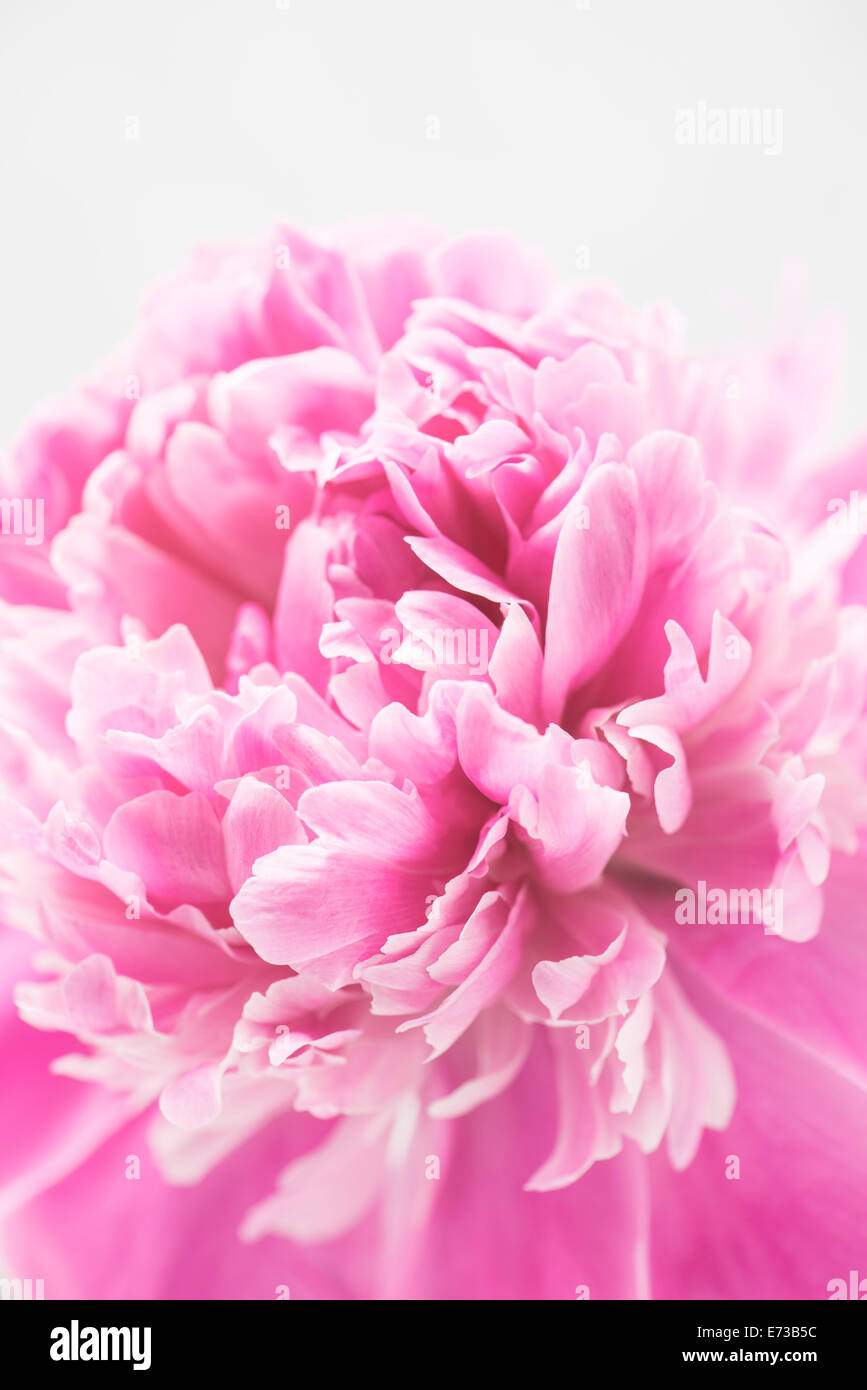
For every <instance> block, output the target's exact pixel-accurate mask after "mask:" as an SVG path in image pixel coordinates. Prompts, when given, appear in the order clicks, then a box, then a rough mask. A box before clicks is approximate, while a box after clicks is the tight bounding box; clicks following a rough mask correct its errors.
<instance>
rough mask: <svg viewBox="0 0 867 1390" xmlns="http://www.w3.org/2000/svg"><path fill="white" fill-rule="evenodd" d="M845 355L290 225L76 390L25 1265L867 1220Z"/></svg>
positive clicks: (242, 1257)
mask: <svg viewBox="0 0 867 1390" xmlns="http://www.w3.org/2000/svg"><path fill="white" fill-rule="evenodd" d="M827 361H828V348H827V343H826V341H825V340H824V338H823V337H822V335H818V336H817V337H814V338H813V339H812V340H810V339H808V340H805V341H796V340H793V339H791V338H789V337H787V338H786V339H785V341H783V342H782V343H781V345H780V346H779V347H778V348H777V349H776V350H775V351H774V352H772V353H770V354H764V355H760V356H755V357H751V356H744V357H743V358H742V359H740V360H737V361H723V360H716V359H700V358H697V357H695V356H691V355H688V354H687V353H686V352H685V350H684V348H683V346H682V338H681V328H680V325H679V323H678V321H677V320H676V319H675V318H674V316H673V315H672V314H671V313H670V312H669V311H667V310H665V309H662V308H659V307H654V308H651V309H649V310H644V311H640V312H639V311H635V310H633V309H632V308H630V307H629V306H628V305H626V304H624V303H622V302H621V301H620V299H619V298H618V297H617V296H616V295H615V294H614V293H613V292H612V291H609V290H607V289H604V288H600V287H595V286H588V285H562V284H557V283H556V282H555V281H554V280H553V278H552V277H551V275H550V274H549V272H548V271H547V269H546V267H545V265H544V263H543V262H542V261H540V259H539V258H538V257H537V256H535V255H533V254H530V253H529V252H527V251H526V250H525V249H523V248H522V247H521V246H520V245H517V244H515V243H513V242H512V241H511V240H510V239H509V238H507V237H505V236H502V235H496V234H490V235H476V236H470V237H464V238H460V239H458V240H454V241H446V242H443V241H441V240H439V239H438V238H437V237H436V236H435V235H433V234H432V233H430V232H429V231H428V230H426V229H424V228H419V227H416V226H414V225H411V224H406V225H404V224H398V225H387V226H380V225H375V226H372V227H371V226H366V225H365V226H354V225H353V226H348V227H341V228H338V229H337V230H335V231H333V232H330V233H327V234H322V235H321V236H318V237H315V238H307V237H305V236H302V235H301V234H299V233H297V232H295V231H290V230H287V229H284V228H280V229H278V230H277V231H276V232H275V234H274V235H273V236H272V237H271V238H269V239H268V240H267V241H264V242H262V243H261V244H259V245H255V246H242V247H239V248H236V249H234V250H231V251H227V252H219V253H217V252H210V251H209V252H204V253H201V254H200V255H199V257H198V258H197V259H196V260H195V261H194V262H193V264H192V266H191V267H190V268H189V269H188V270H187V271H186V272H185V273H184V274H183V275H181V276H178V277H176V278H175V279H173V280H170V281H168V282H166V283H165V284H164V285H162V286H161V287H159V288H158V289H157V290H156V291H155V293H154V294H153V295H152V296H151V298H150V299H149V301H148V302H147V304H146V305H145V308H144V312H143V315H142V319H141V323H140V326H139V329H138V331H137V333H136V335H135V337H134V338H133V339H132V340H131V341H130V342H129V343H128V344H127V345H126V346H125V347H124V348H123V349H122V351H121V352H120V353H119V354H118V355H117V357H116V358H115V359H114V360H113V361H112V362H111V363H110V364H108V365H107V366H106V367H105V369H104V370H103V371H102V373H101V374H100V376H99V378H98V379H96V380H94V381H93V382H91V383H89V384H88V385H86V386H85V387H83V388H82V389H81V390H80V391H79V392H78V393H77V394H76V395H75V396H74V397H73V398H72V399H71V400H70V401H68V402H65V403H60V404H58V405H56V406H53V407H51V408H50V409H49V410H47V411H46V412H45V413H44V415H43V416H42V417H41V418H40V419H39V420H37V421H35V422H34V423H33V424H32V425H31V427H30V428H29V429H28V430H27V431H26V432H25V434H24V436H23V438H22V439H21V441H20V442H19V444H18V445H17V446H16V448H15V450H14V451H13V455H12V458H11V460H10V462H9V465H8V468H7V471H6V476H5V479H4V487H5V490H6V492H7V493H8V495H9V499H13V500H14V499H18V501H19V502H21V503H22V504H23V501H24V500H28V501H31V502H32V501H34V500H41V501H42V503H43V505H44V527H45V535H46V541H45V543H44V544H43V545H38V544H32V543H28V540H29V541H30V542H32V541H33V540H34V539H35V537H34V536H33V535H31V536H30V537H29V538H28V536H27V535H25V534H24V533H23V528H22V527H19V528H18V530H19V532H20V534H18V535H15V534H10V535H4V536H3V538H2V547H3V561H4V564H3V570H2V574H3V588H2V593H3V595H4V599H5V601H4V603H3V607H2V616H0V623H2V629H0V632H2V637H0V640H2V646H3V653H2V655H3V667H2V669H3V677H2V681H0V730H2V739H0V772H2V776H3V780H4V784H5V791H6V795H5V797H4V800H3V802H2V806H0V835H2V871H3V876H2V880H0V901H2V910H3V920H4V923H5V926H4V929H3V932H2V935H0V948H2V961H3V965H2V980H3V981H4V988H3V992H2V1004H0V1009H2V1034H3V1045H4V1046H3V1051H4V1055H5V1057H6V1059H7V1065H6V1066H5V1067H4V1080H3V1083H2V1086H3V1112H4V1115H5V1116H6V1117H7V1119H8V1123H7V1124H6V1125H5V1126H4V1133H3V1135H2V1137H0V1217H2V1220H3V1236H2V1243H3V1249H4V1252H5V1255H6V1263H7V1265H8V1266H9V1267H10V1268H12V1269H13V1270H23V1271H24V1272H28V1271H30V1272H31V1273H33V1274H34V1275H35V1274H39V1276H40V1277H43V1278H44V1279H45V1288H46V1294H47V1296H48V1297H96V1298H103V1297H112V1296H114V1297H122V1298H129V1297H145V1298H153V1297H155V1298H195V1297H213V1298H254V1299H255V1298H269V1297H274V1296H275V1295H276V1296H281V1291H285V1290H290V1291H291V1296H292V1297H311V1298H326V1299H328V1298H382V1297H384V1298H434V1299H445V1298H519V1299H536V1298H553V1299H557V1298H565V1299H568V1298H575V1297H576V1296H578V1297H586V1296H589V1297H591V1298H662V1299H668V1298H698V1297H709V1298H719V1297H732V1298H744V1297H783V1298H787V1297H805V1298H823V1297H826V1296H827V1292H826V1291H827V1289H828V1285H829V1281H830V1280H832V1279H834V1278H837V1277H840V1276H845V1275H846V1272H847V1271H848V1270H849V1269H850V1268H857V1267H859V1266H858V1262H859V1261H861V1264H862V1265H863V1261H864V1250H863V1245H862V1244H861V1243H860V1237H859V1228H863V1221H864V1219H865V1216H867V1197H865V1193H864V1185H863V1181H862V1172H863V1163H864V1157H865V1154H867V1113H865V1108H864V1104H863V1092H864V1089H865V1086H867V1021H865V1013H864V1009H863V1002H862V1001H863V992H864V988H865V985H867V945H865V942H867V938H865V935H864V932H863V930H862V928H861V926H860V922H859V908H860V903H861V901H862V898H863V893H864V891H865V887H867V874H865V870H867V860H865V848H864V839H863V829H864V826H865V822H867V792H865V788H867V778H865V774H867V738H865V721H864V709H865V699H867V640H865V639H867V610H865V609H864V608H861V607H859V606H858V602H859V600H861V599H862V598H864V597H865V594H864V587H865V578H867V570H865V560H864V558H863V555H864V548H863V547H861V546H860V545H859V542H860V531H859V530H858V528H857V527H855V528H853V527H851V526H850V527H849V528H848V529H847V528H846V527H837V528H836V529H835V528H833V527H831V526H830V525H829V524H828V515H827V514H828V511H829V507H830V499H832V498H834V497H836V496H837V494H838V493H839V495H840V496H843V497H846V498H848V497H849V495H850V492H851V491H852V489H857V486H858V484H859V483H861V482H862V481H863V480H864V476H865V472H867V454H865V451H864V449H863V447H862V448H860V449H855V450H852V451H850V452H849V453H848V454H846V455H844V456H843V457H842V458H840V459H838V460H831V461H830V462H828V461H827V460H824V461H823V459H822V455H821V453H820V452H819V448H818V444H817V443H816V441H817V440H818V438H819V437H820V431H821V426H822V424H823V422H824V418H825V398H826V395H827V387H828V384H829V377H830V372H829V369H828V366H827ZM829 483H830V484H831V490H830V491H829ZM7 500H8V499H7ZM11 506H12V504H11V502H10V507H11ZM9 515H10V517H11V518H12V519H13V520H14V508H12V510H10V513H9ZM21 515H22V516H23V511H22V513H21ZM847 515H848V513H847ZM15 529H16V528H15V527H11V526H10V527H4V530H12V531H14V530H15ZM48 538H50V545H49V539H48ZM13 986H14V989H13ZM13 995H14V1006H13ZM119 1251H122V1252H123V1254H122V1257H121V1256H119V1253H118V1252H119Z"/></svg>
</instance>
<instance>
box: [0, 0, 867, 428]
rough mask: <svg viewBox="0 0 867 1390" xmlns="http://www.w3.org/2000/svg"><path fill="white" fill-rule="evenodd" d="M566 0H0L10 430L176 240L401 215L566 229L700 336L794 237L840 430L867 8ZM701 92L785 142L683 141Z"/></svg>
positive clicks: (725, 325) (0, 259)
mask: <svg viewBox="0 0 867 1390" xmlns="http://www.w3.org/2000/svg"><path fill="white" fill-rule="evenodd" d="M586 6H587V0H578V3H576V0H428V2H427V3H418V0H289V3H288V5H286V4H285V0H276V3H275V0H210V2H208V3H206V0H135V3H133V2H132V0H80V3H75V2H74V0H2V20H0V44H2V56H0V196H2V216H0V445H6V444H8V443H9V442H10V440H11V439H12V437H13V435H14V432H15V431H16V429H17V428H18V427H19V426H20V424H21V421H22V420H23V418H24V416H25V415H26V413H27V411H29V410H30V409H32V408H33V407H34V406H35V405H36V404H38V403H39V402H40V401H41V400H42V399H44V398H45V397H46V396H48V395H50V394H53V393H56V392H58V391H61V390H65V389H67V388H68V387H70V386H71V385H73V383H74V382H75V381H76V380H77V379H78V378H79V377H80V376H81V375H83V374H84V373H86V372H87V371H89V370H90V369H91V368H92V367H93V365H94V364H95V363H96V362H97V361H98V360H99V359H100V358H101V357H103V356H104V355H105V354H106V352H107V351H108V350H109V349H110V347H111V346H112V344H113V343H114V342H115V341H116V340H117V339H118V338H120V337H122V336H123V335H124V334H125V333H126V332H127V330H128V328H129V327H130V325H131V323H132V321H133V316H134V313H135V309H136V305H137V302H138V299H139V296H140V294H141V291H142V289H143V288H144V287H145V286H146V284H147V283H148V282H149V281H150V280H151V279H153V278H154V277H156V276H158V275H160V274H162V273H163V272H165V271H167V270H169V269H171V268H173V267H175V266H176V265H178V264H180V263H181V262H182V261H183V260H184V259H185V257H186V255H187V253H188V251H189V250H190V248H191V246H192V245H193V244H195V243H196V242H200V241H204V240H221V239H232V238H235V237H237V236H238V235H248V234H249V235H257V234H258V233H260V232H262V231H263V230H264V229H265V228H267V226H268V225H269V224H270V223H271V222H272V221H273V220H274V219H275V218H276V217H278V216H281V217H285V218H287V219H289V220H292V221H296V222H298V223H299V224H301V225H302V226H305V225H307V226H310V225H316V224H321V223H325V222H328V221H331V220H335V219H338V218H340V217H342V216H346V215H354V214H365V213H382V212H388V211H404V210H408V211H411V212H416V213H421V214H423V215H425V216H427V217H429V218H432V219H434V220H435V221H436V222H438V223H439V224H440V225H441V226H443V227H444V228H445V229H447V230H449V231H461V230H466V229H469V228H473V227H478V226H491V225H499V226H505V227H508V228H511V229H512V230H513V231H515V232H517V233H519V234H520V235H522V236H524V237H527V238H529V239H530V240H532V241H535V242H537V243H541V244H543V245H545V246H546V247H547V248H548V250H549V252H550V254H551V256H552V258H553V259H554V261H555V263H556V264H557V266H558V267H559V269H560V270H561V271H562V272H563V273H564V274H572V273H574V270H575V264H576V248H578V247H586V248H587V254H589V258H590V271H591V273H592V274H593V275H594V276H600V277H602V278H605V279H609V280H612V281H614V282H615V283H617V284H618V285H619V286H620V287H621V289H622V290H624V291H625V292H626V293H627V294H628V295H629V296H630V297H633V298H635V299H638V300H647V299H656V298H667V299H671V300H672V301H674V302H675V303H676V304H677V306H678V307H679V308H680V309H681V311H682V312H683V313H684V314H685V316H686V317H687V319H688V321H689V324H690V334H691V338H692V340H693V341H694V342H695V343H696V344H697V345H705V344H716V343H721V342H724V341H727V340H729V339H730V338H732V337H734V336H736V335H742V334H755V333H756V332H758V331H762V330H764V329H767V328H768V326H769V324H770V321H771V310H772V305H773V302H774V297H775V290H776V287H777V285H778V282H779V274H780V267H781V265H782V264H783V263H784V262H785V261H786V259H787V258H788V257H790V256H793V255H794V256H798V257H803V258H804V259H805V261H806V264H807V266H808V269H809V275H810V287H811V303H812V305H813V306H814V307H815V308H817V309H824V308H829V307H830V308H835V309H837V310H839V311H840V314H841V315H842V319H843V323H844V325H845V328H846V331H847V334H848V371H847V374H846V377H845V379H844V391H843V398H842V416H841V430H842V432H843V433H848V432H851V431H852V430H854V429H855V428H856V427H857V426H859V425H861V426H863V427H865V428H867V397H865V393H864V392H863V391H862V389H861V383H862V381H863V380H864V377H865V373H867V276H865V272H864V254H865V201H867V200H865V179H864V170H865V164H867V161H865V157H864V136H865V132H867V83H865V80H864V66H865V43H864V38H865V34H867V23H865V18H864V15H865V10H867V7H865V6H864V5H862V4H861V0H822V3H821V4H819V3H816V0H730V2H729V3H725V4H714V3H710V0H589V8H587V7H586ZM700 101H705V102H707V103H708V105H709V106H718V107H724V108H734V107H757V108H767V109H772V110H775V109H779V110H780V111H782V118H783V148H782V152H781V153H780V154H779V155H778V156H776V157H772V156H767V155H766V154H765V153H764V152H763V150H762V149H761V148H719V147H708V146H705V147H694V148H687V147H683V146H681V145H679V144H677V143H676V141H675V138H674V131H675V111H676V110H677V109H678V108H684V107H695V106H696V104H697V103H698V102H700ZM431 115H435V116H437V117H438V118H439V121H440V138H439V139H438V140H430V139H427V138H426V132H427V130H428V129H429V127H428V125H427V118H428V117H429V116H431ZM130 117H135V118H136V119H137V120H138V122H140V137H139V138H138V139H137V140H130V139H127V138H125V132H126V130H127V129H128V126H127V122H128V119H129V118H130Z"/></svg>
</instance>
